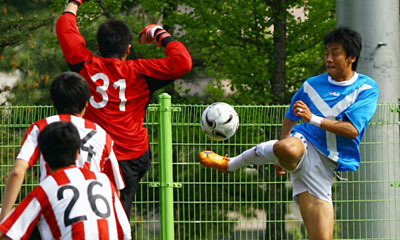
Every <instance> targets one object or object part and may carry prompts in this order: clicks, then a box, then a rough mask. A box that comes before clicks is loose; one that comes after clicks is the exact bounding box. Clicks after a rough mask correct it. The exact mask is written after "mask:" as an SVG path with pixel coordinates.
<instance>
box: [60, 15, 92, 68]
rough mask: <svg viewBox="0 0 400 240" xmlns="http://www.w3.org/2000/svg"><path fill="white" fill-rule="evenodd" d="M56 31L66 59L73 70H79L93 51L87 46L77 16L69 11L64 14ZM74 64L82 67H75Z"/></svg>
mask: <svg viewBox="0 0 400 240" xmlns="http://www.w3.org/2000/svg"><path fill="white" fill-rule="evenodd" d="M56 32H57V37H58V41H59V42H60V46H61V49H62V51H63V53H64V56H65V59H66V60H67V62H68V64H69V65H70V67H71V69H72V70H73V71H76V72H79V71H80V69H82V67H83V64H84V63H85V62H86V61H88V60H89V59H90V58H91V57H92V56H93V53H92V52H91V51H90V50H89V49H87V48H86V41H85V39H84V38H83V36H82V34H81V33H80V31H79V28H78V23H77V19H76V16H75V15H74V14H72V13H68V12H66V13H64V14H62V15H61V16H60V18H59V19H58V21H57V26H56ZM71 65H72V66H71ZM74 66H80V67H79V68H78V69H76V68H75V69H74Z"/></svg>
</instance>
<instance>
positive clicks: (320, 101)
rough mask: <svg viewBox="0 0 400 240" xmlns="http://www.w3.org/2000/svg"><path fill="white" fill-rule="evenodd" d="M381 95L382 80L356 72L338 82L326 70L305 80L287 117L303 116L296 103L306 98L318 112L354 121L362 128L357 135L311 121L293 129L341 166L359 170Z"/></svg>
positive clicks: (328, 116) (318, 114)
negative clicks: (344, 134) (362, 148)
mask: <svg viewBox="0 0 400 240" xmlns="http://www.w3.org/2000/svg"><path fill="white" fill-rule="evenodd" d="M378 97H379V88H378V84H377V83H376V82H375V81H374V80H373V79H371V78H370V77H368V76H365V75H362V74H357V73H355V74H354V76H353V78H352V79H350V80H348V81H345V82H336V81H334V80H332V79H331V78H330V77H329V76H328V74H327V73H325V74H321V75H318V76H315V77H312V78H309V79H307V81H305V82H304V84H303V86H302V87H301V88H300V89H299V91H297V93H296V94H295V95H294V96H293V98H292V102H291V106H290V108H289V110H288V112H287V113H286V117H287V118H289V119H291V120H293V121H296V122H297V121H299V120H301V117H297V116H296V115H295V114H294V112H293V109H292V107H293V104H294V103H295V102H296V101H298V100H302V101H303V102H304V103H305V104H307V105H308V107H309V108H310V110H311V112H312V113H313V114H315V115H317V116H320V117H324V118H328V119H332V120H338V121H350V122H351V123H352V124H353V125H354V127H356V128H357V130H358V132H359V135H358V137H357V138H356V139H350V138H345V137H341V136H338V135H336V134H334V133H332V132H329V131H326V130H324V129H322V128H319V127H317V126H314V125H312V124H310V123H307V122H304V123H302V124H298V125H296V126H295V127H294V128H293V131H295V132H300V133H301V134H303V135H304V136H305V137H306V138H307V140H308V141H310V142H311V143H312V144H313V145H314V146H315V147H317V149H318V150H319V151H320V152H322V153H323V154H324V155H326V156H327V157H328V158H329V159H331V160H333V161H335V162H337V163H338V167H337V170H339V171H349V170H350V171H357V169H358V167H359V166H360V162H361V157H360V148H359V146H360V142H361V139H362V137H363V135H364V133H365V130H366V129H367V126H368V124H369V122H370V121H371V119H372V117H373V115H374V114H375V111H376V108H377V104H378Z"/></svg>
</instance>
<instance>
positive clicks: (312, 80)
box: [305, 73, 328, 83]
mask: <svg viewBox="0 0 400 240" xmlns="http://www.w3.org/2000/svg"><path fill="white" fill-rule="evenodd" d="M324 80H325V81H326V82H328V73H322V74H319V75H316V76H312V77H309V78H308V79H307V80H306V81H305V82H308V83H317V82H318V83H321V81H324Z"/></svg>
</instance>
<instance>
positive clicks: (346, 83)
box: [328, 72, 358, 86]
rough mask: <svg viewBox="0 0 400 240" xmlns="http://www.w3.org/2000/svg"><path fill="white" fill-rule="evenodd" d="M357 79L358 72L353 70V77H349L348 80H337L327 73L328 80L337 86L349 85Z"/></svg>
mask: <svg viewBox="0 0 400 240" xmlns="http://www.w3.org/2000/svg"><path fill="white" fill-rule="evenodd" d="M357 79H358V73H356V72H354V74H353V77H351V78H350V79H349V80H346V81H342V82H338V81H336V80H334V79H333V78H331V76H329V75H328V81H329V82H330V83H332V84H334V85H337V86H349V85H351V84H353V83H354V82H355V81H356V80H357Z"/></svg>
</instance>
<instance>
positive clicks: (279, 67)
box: [270, 0, 287, 104]
mask: <svg viewBox="0 0 400 240" xmlns="http://www.w3.org/2000/svg"><path fill="white" fill-rule="evenodd" d="M270 2H271V9H272V16H271V17H272V20H273V23H274V33H273V39H274V45H273V47H274V50H273V59H272V66H273V68H272V78H271V92H272V93H273V96H274V98H273V101H274V102H273V103H276V104H282V103H285V89H286V17H287V12H286V3H287V0H272V1H270Z"/></svg>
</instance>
